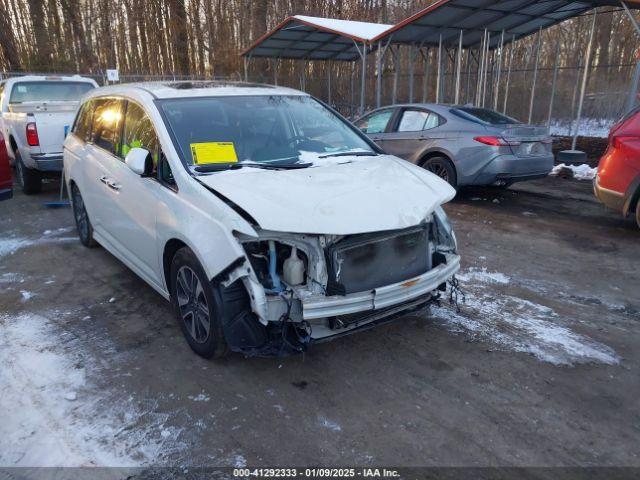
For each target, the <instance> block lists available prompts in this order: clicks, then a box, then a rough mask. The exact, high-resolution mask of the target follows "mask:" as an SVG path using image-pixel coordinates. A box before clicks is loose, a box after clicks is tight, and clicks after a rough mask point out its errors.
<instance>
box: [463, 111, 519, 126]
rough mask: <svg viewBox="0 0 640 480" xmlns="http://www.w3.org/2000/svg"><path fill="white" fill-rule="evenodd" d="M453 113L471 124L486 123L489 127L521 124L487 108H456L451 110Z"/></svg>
mask: <svg viewBox="0 0 640 480" xmlns="http://www.w3.org/2000/svg"><path fill="white" fill-rule="evenodd" d="M451 111H452V112H453V113H455V114H457V115H458V116H461V117H462V118H466V119H467V120H471V121H472V122H473V121H475V122H478V121H479V122H480V123H488V124H490V125H512V124H516V123H522V122H519V121H518V120H516V119H515V118H511V117H507V116H506V115H503V114H501V113H498V112H496V111H495V110H491V109H489V108H481V107H456V108H453V109H452V110H451Z"/></svg>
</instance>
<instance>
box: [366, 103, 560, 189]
mask: <svg viewBox="0 0 640 480" xmlns="http://www.w3.org/2000/svg"><path fill="white" fill-rule="evenodd" d="M355 124H356V126H357V127H358V128H360V129H361V130H362V131H363V132H365V133H366V134H367V135H368V136H369V137H370V138H371V139H372V140H373V141H375V142H376V143H377V144H378V145H379V146H380V147H381V148H382V149H383V150H384V151H385V152H387V153H389V154H391V155H396V156H398V157H401V158H404V159H405V160H408V161H409V162H412V163H415V164H416V165H420V166H422V167H424V168H426V169H427V170H429V171H431V172H433V173H435V174H436V175H438V176H440V177H441V178H443V179H445V180H447V181H448V182H449V183H450V184H451V185H453V186H454V187H456V188H457V187H462V186H465V185H495V186H501V187H508V186H509V185H511V184H512V183H514V182H519V181H522V180H531V179H534V178H542V177H545V176H546V175H547V174H548V173H549V172H550V171H551V169H552V168H553V153H552V151H551V137H550V136H549V132H548V130H547V128H545V127H536V126H532V125H526V124H522V123H520V122H519V121H518V120H515V119H513V118H510V117H507V116H505V115H502V114H501V113H498V112H496V111H494V110H490V109H488V108H479V107H474V106H461V105H442V104H430V103H420V104H408V105H394V106H390V107H383V108H379V109H377V110H374V111H372V112H370V113H369V114H367V115H365V116H364V117H362V118H360V119H359V120H357V121H356V122H355Z"/></svg>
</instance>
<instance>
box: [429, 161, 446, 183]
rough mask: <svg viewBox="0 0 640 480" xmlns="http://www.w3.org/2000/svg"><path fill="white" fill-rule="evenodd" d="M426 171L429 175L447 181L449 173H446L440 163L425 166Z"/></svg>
mask: <svg viewBox="0 0 640 480" xmlns="http://www.w3.org/2000/svg"><path fill="white" fill-rule="evenodd" d="M427 170H429V171H430V172H431V173H434V174H436V175H437V176H439V177H440V178H441V179H443V180H445V181H447V182H448V181H449V173H448V172H447V169H446V167H445V166H444V165H443V164H442V163H440V162H430V163H429V164H427Z"/></svg>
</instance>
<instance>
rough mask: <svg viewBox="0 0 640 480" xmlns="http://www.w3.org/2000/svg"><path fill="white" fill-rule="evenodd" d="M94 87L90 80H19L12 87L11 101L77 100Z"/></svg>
mask: <svg viewBox="0 0 640 480" xmlns="http://www.w3.org/2000/svg"><path fill="white" fill-rule="evenodd" d="M93 88H94V87H93V84H91V83H88V82H57V81H56V82H53V81H43V82H18V83H16V84H14V85H13V88H12V89H11V98H9V103H24V102H77V101H79V100H80V99H81V98H82V96H83V95H84V94H85V93H87V92H88V91H89V90H92V89H93Z"/></svg>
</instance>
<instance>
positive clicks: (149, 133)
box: [119, 101, 160, 171]
mask: <svg viewBox="0 0 640 480" xmlns="http://www.w3.org/2000/svg"><path fill="white" fill-rule="evenodd" d="M136 147H137V148H144V149H146V150H149V152H150V153H151V157H152V158H153V170H154V171H156V168H157V167H158V157H159V153H160V143H159V142H158V135H157V134H156V131H155V129H154V128H153V123H151V119H150V118H149V117H148V115H147V114H146V113H145V111H144V110H143V109H142V107H140V106H139V105H137V104H135V103H133V102H131V101H129V102H127V113H126V114H125V117H124V131H123V135H122V147H121V148H120V152H119V156H120V158H122V159H124V158H125V157H126V156H127V153H129V151H130V150H131V149H132V148H136Z"/></svg>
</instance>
